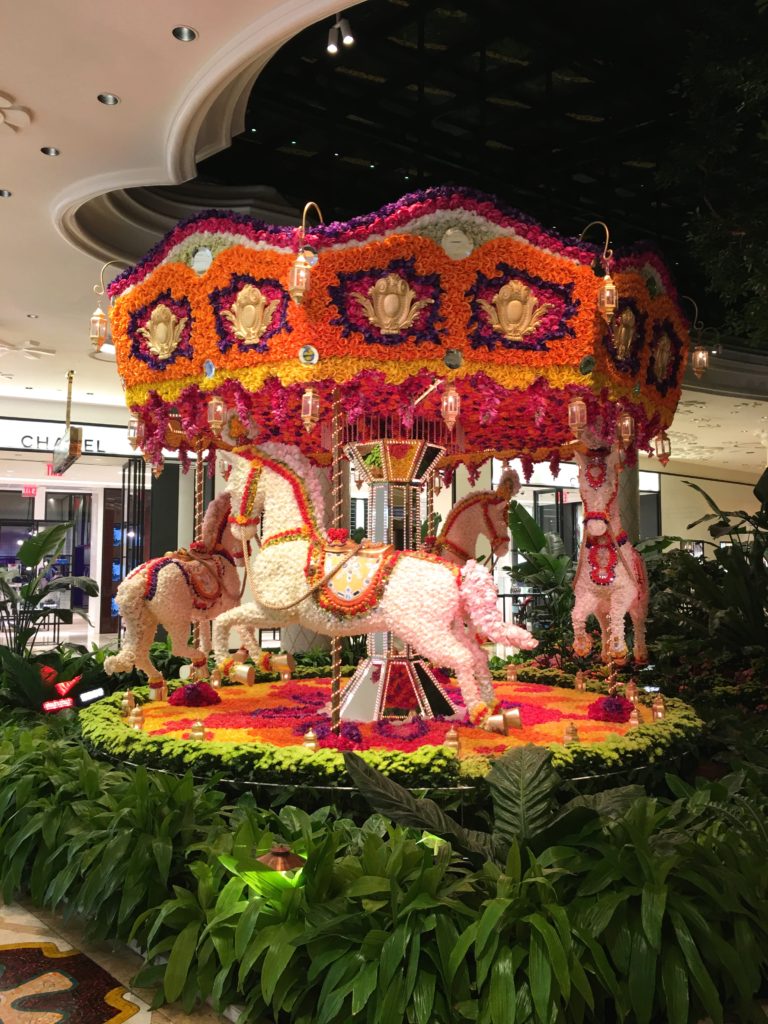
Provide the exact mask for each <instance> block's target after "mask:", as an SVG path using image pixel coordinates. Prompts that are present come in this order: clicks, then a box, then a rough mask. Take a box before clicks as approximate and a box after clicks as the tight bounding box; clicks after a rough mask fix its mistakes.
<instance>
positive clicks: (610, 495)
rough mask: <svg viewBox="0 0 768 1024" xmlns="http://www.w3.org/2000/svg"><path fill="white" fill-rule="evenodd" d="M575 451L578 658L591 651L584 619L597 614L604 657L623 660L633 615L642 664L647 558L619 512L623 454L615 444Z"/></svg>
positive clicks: (574, 617)
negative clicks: (580, 522)
mask: <svg viewBox="0 0 768 1024" xmlns="http://www.w3.org/2000/svg"><path fill="white" fill-rule="evenodd" d="M575 456H576V462H577V465H578V467H579V491H580V493H581V501H582V505H583V508H584V539H583V542H582V545H581V550H580V552H579V563H578V566H577V568H576V576H575V579H574V583H573V588H574V594H575V603H574V606H573V611H572V613H571V620H572V622H573V634H574V639H573V650H574V653H575V654H577V655H578V656H579V657H586V655H588V654H589V652H590V651H591V650H592V638H591V637H590V636H589V634H588V633H587V631H586V622H587V618H588V617H589V616H590V615H594V616H595V618H596V619H597V621H598V623H599V625H600V632H601V636H602V658H603V661H605V662H610V661H617V662H622V661H624V660H625V659H626V657H627V653H628V652H627V642H626V636H625V628H624V627H625V616H626V615H629V617H630V618H631V620H632V625H633V627H634V652H633V653H634V659H635V661H636V662H637V663H639V664H643V663H645V662H646V661H647V660H648V651H647V650H646V646H645V620H646V616H647V614H648V580H647V577H646V572H645V565H644V563H643V560H642V558H641V557H640V555H639V554H638V553H637V551H635V549H634V548H633V547H632V545H631V544H630V543H629V542H628V537H627V534H626V532H625V531H624V530H623V529H622V525H621V519H620V517H619V507H618V506H619V502H618V495H619V474H620V473H621V469H622V456H621V453H620V452H619V451H618V450H617V449H616V448H612V449H608V448H594V449H590V450H588V451H586V452H578V451H577V452H576V453H575Z"/></svg>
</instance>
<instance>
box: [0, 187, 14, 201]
mask: <svg viewBox="0 0 768 1024" xmlns="http://www.w3.org/2000/svg"><path fill="white" fill-rule="evenodd" d="M12 195H13V192H11V191H10V189H7V188H0V199H10V198H11V196H12Z"/></svg>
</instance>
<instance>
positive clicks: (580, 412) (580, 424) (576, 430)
mask: <svg viewBox="0 0 768 1024" xmlns="http://www.w3.org/2000/svg"><path fill="white" fill-rule="evenodd" d="M586 425H587V403H586V402H585V401H584V399H583V398H572V399H571V400H570V402H569V403H568V426H569V427H570V428H571V431H572V432H573V435H574V437H579V436H580V434H581V432H582V431H583V430H584V428H585V427H586Z"/></svg>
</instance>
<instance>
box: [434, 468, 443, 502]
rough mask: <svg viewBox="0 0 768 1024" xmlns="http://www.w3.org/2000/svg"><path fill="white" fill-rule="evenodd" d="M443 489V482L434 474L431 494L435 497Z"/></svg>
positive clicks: (438, 475) (437, 474)
mask: <svg viewBox="0 0 768 1024" xmlns="http://www.w3.org/2000/svg"><path fill="white" fill-rule="evenodd" d="M442 489H443V481H442V480H441V479H440V474H439V473H435V477H434V479H433V481H432V494H433V495H434V496H435V497H437V496H438V494H439V493H440V491H442Z"/></svg>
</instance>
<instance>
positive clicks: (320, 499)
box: [257, 441, 325, 529]
mask: <svg viewBox="0 0 768 1024" xmlns="http://www.w3.org/2000/svg"><path fill="white" fill-rule="evenodd" d="M257 447H258V449H259V451H262V452H263V453H264V454H265V455H266V456H267V458H271V459H275V460H276V461H277V462H282V463H284V464H285V465H286V466H287V467H288V469H290V471H291V472H292V473H295V474H296V476H297V477H298V478H299V479H300V480H301V482H302V483H303V484H304V485H305V486H306V488H307V490H308V492H309V498H310V501H311V502H312V511H313V512H314V514H315V522H316V523H317V525H318V527H319V528H320V529H322V528H323V526H324V524H325V496H324V494H323V484H322V481H321V479H320V470H319V469H318V468H317V466H315V465H313V464H312V463H311V462H310V461H309V459H308V458H307V457H306V455H305V454H304V453H303V452H302V451H301V449H299V448H297V447H296V445H293V444H283V442H282V441H265V442H264V443H263V444H258V445H257Z"/></svg>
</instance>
